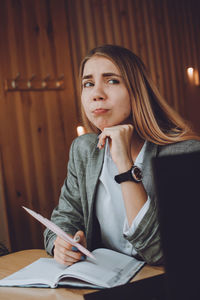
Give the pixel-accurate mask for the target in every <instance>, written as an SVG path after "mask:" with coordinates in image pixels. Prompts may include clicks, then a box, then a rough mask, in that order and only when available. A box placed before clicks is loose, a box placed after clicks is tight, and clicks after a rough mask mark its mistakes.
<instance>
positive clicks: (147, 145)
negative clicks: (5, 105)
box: [44, 45, 200, 265]
mask: <svg viewBox="0 0 200 300" xmlns="http://www.w3.org/2000/svg"><path fill="white" fill-rule="evenodd" d="M80 81H81V103H82V116H83V121H84V125H85V127H86V128H87V130H88V132H89V133H88V134H85V135H82V136H80V137H78V138H77V139H75V140H74V141H73V143H72V146H71V149H70V159H69V163H68V174H67V178H66V180H65V182H64V185H63V187H62V190H61V195H60V199H59V204H58V206H57V207H56V208H55V209H54V211H53V213H52V221H53V222H54V223H56V224H57V225H58V226H60V227H61V228H62V229H63V230H64V231H66V232H67V233H68V234H70V235H71V236H73V237H74V238H75V240H78V241H79V242H80V243H81V244H83V245H84V246H85V247H87V248H88V249H89V250H92V249H94V248H97V247H100V246H101V247H107V248H110V249H114V250H116V251H119V252H122V253H125V254H127V255H132V256H135V257H137V258H139V259H142V260H144V261H146V262H147V263H149V264H160V263H162V261H163V254H162V249H161V243H160V233H159V223H158V218H157V203H156V195H155V190H154V186H153V179H152V167H151V159H152V157H155V156H161V155H173V154H178V153H180V154H181V153H186V152H193V151H200V141H199V138H198V137H197V136H196V135H195V134H194V133H193V131H192V129H191V128H190V127H189V126H188V125H187V124H186V122H185V121H184V120H182V119H181V117H180V116H179V115H178V114H177V113H176V112H175V111H174V110H173V109H172V108H170V107H169V106H168V104H167V103H166V102H165V101H164V100H163V98H162V97H161V96H160V94H159V92H158V90H157V88H156V86H155V84H154V83H153V82H152V80H151V78H150V76H149V74H148V73H147V71H146V69H145V66H144V64H143V63H142V61H141V60H140V59H139V58H138V57H137V56H136V55H135V54H133V53H132V52H131V51H130V50H128V49H125V48H123V47H120V46H115V45H105V46H101V47H97V48H95V49H93V50H91V51H90V52H89V54H88V55H87V56H86V57H85V59H84V60H83V61H82V64H81V67H80ZM44 235H45V247H46V250H47V252H48V253H50V254H51V255H54V257H55V259H56V260H57V261H58V262H60V263H63V264H66V265H71V264H73V263H75V262H77V261H78V260H80V259H84V256H83V255H82V253H80V252H78V251H76V250H77V249H74V248H73V247H72V246H71V245H70V244H69V243H67V242H65V241H64V240H62V239H61V238H59V237H56V235H55V234H54V233H53V232H51V231H50V230H47V229H46V230H45V234H44Z"/></svg>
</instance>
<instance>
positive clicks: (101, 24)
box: [0, 0, 200, 250]
mask: <svg viewBox="0 0 200 300" xmlns="http://www.w3.org/2000/svg"><path fill="white" fill-rule="evenodd" d="M199 11H200V2H199V1H198V0H197V1H195V0H59V1H57V0H47V1H41V0H1V8H0V59H1V68H0V82H1V89H0V147H1V148H0V150H1V154H2V164H3V176H4V178H3V181H4V182H5V187H4V191H5V199H6V208H7V215H8V224H9V231H10V238H11V246H12V249H13V250H20V249H24V248H30V247H43V242H42V231H43V227H41V226H40V225H39V224H38V223H37V222H35V221H32V220H31V218H30V217H29V216H27V215H25V212H24V211H22V209H21V205H25V206H28V207H30V208H33V209H35V210H37V211H38V212H40V213H42V214H43V215H45V216H47V217H49V216H50V212H51V210H52V208H53V207H54V206H55V205H56V203H57V200H58V196H59V193H60V187H61V184H62V182H63V179H64V177H65V174H66V163H67V159H68V151H69V146H70V144H71V141H72V139H73V138H74V137H75V136H76V126H77V125H78V124H79V122H80V103H79V97H78V80H77V75H78V67H79V63H80V61H81V59H82V58H83V57H84V55H85V54H86V52H87V51H88V50H89V49H91V48H92V47H95V46H97V45H100V44H105V43H110V44H111V43H112V44H118V45H123V46H125V47H127V48H129V49H131V50H133V51H134V52H135V53H136V54H138V55H139V56H140V57H141V58H142V59H143V61H144V63H145V64H146V66H147V67H148V68H149V70H150V72H151V74H152V77H153V79H154V81H155V82H157V84H158V86H159V89H160V91H161V93H162V94H163V95H164V96H165V98H166V99H167V101H168V102H169V103H170V104H171V105H172V106H174V107H175V108H176V109H177V110H178V111H179V112H180V113H181V114H182V115H184V116H186V117H188V118H189V119H191V121H194V120H195V126H196V127H198V128H199V129H200V120H198V118H196V117H195V118H194V120H193V112H196V111H198V110H199V109H200V104H199V101H196V100H195V101H193V102H192V103H193V105H192V106H191V105H190V96H188V93H186V91H187V82H186V75H185V71H186V67H188V66H193V67H198V68H199V69H200V56H199V51H200V39H199V36H200V18H199ZM18 72H20V73H21V76H22V77H25V78H30V77H31V75H32V74H33V73H34V74H36V75H37V76H38V77H39V78H44V77H46V76H47V74H51V75H52V76H53V77H59V76H60V74H62V73H64V74H65V87H66V88H65V90H64V91H57V92H55V91H51V92H49V91H48V92H10V93H9V92H7V93H6V92H5V91H4V90H3V87H2V85H3V81H4V80H5V79H6V78H14V77H15V76H16V74H17V73H18ZM197 89H198V90H196V92H195V95H196V96H195V97H197V98H198V97H199V87H197ZM197 100H200V99H197Z"/></svg>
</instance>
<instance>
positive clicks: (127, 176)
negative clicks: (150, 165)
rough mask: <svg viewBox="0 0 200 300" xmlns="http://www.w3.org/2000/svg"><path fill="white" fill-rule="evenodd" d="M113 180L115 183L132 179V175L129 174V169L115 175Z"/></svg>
mask: <svg viewBox="0 0 200 300" xmlns="http://www.w3.org/2000/svg"><path fill="white" fill-rule="evenodd" d="M115 181H116V182H117V183H122V182H124V181H133V177H132V174H131V169H130V170H128V171H127V172H124V173H121V174H119V175H116V176H115Z"/></svg>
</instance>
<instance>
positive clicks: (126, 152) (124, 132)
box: [97, 124, 134, 173]
mask: <svg viewBox="0 0 200 300" xmlns="http://www.w3.org/2000/svg"><path fill="white" fill-rule="evenodd" d="M133 130H134V127H133V125H131V124H124V125H116V126H113V127H109V128H104V130H103V131H102V133H101V134H100V135H99V142H98V145H97V147H98V148H99V149H102V148H103V147H104V146H105V143H106V139H107V138H108V139H109V145H110V153H111V156H112V159H113V161H114V162H115V164H116V165H117V168H118V171H119V173H121V172H125V171H127V170H128V169H129V168H130V167H131V166H132V165H133V161H132V158H131V139H132V135H133Z"/></svg>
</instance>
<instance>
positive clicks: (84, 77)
mask: <svg viewBox="0 0 200 300" xmlns="http://www.w3.org/2000/svg"><path fill="white" fill-rule="evenodd" d="M102 76H103V77H112V76H116V77H120V78H121V77H122V76H121V75H119V74H116V73H110V72H109V73H103V74H102ZM92 77H93V75H92V74H88V75H85V76H83V77H82V80H84V79H90V78H92Z"/></svg>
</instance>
